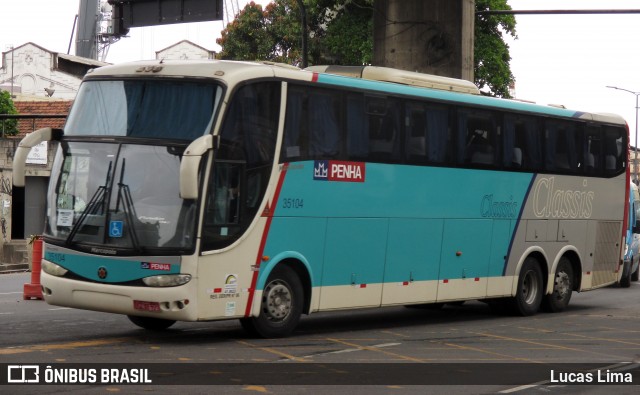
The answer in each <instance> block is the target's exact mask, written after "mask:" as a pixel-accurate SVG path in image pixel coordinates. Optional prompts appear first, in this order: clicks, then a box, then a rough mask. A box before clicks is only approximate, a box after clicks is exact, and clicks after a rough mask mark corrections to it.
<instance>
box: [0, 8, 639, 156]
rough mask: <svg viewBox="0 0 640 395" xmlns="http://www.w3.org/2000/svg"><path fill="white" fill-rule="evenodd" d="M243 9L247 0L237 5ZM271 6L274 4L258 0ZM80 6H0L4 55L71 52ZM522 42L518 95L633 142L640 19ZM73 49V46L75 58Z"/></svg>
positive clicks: (181, 30)
mask: <svg viewBox="0 0 640 395" xmlns="http://www.w3.org/2000/svg"><path fill="white" fill-rule="evenodd" d="M238 2H239V4H240V6H241V7H243V6H244V4H246V3H247V2H248V1H247V0H238ZM256 2H257V3H261V4H266V3H268V0H258V1H256ZM508 3H509V4H510V5H511V7H512V8H513V9H517V10H523V9H631V8H633V9H640V0H535V1H533V0H509V1H508ZM78 6H79V2H78V0H55V1H51V0H0V51H2V52H4V51H7V50H8V49H9V48H10V46H11V45H13V46H19V45H22V44H24V43H26V42H29V41H31V42H34V43H36V44H38V45H40V46H42V47H44V48H46V49H49V50H51V51H55V52H62V53H67V49H68V47H69V40H70V37H71V31H72V28H73V21H74V18H75V15H76V14H77V13H78ZM516 20H517V27H516V29H517V33H518V39H517V40H508V42H509V44H510V48H511V56H512V61H511V67H512V71H513V73H514V75H515V77H516V96H517V97H518V98H520V99H524V100H531V101H535V102H537V103H540V104H548V103H553V104H563V105H565V106H566V107H568V108H571V109H576V110H581V111H593V112H608V113H617V114H620V115H622V116H623V117H624V118H625V119H626V120H627V122H628V123H629V127H630V130H631V141H632V144H635V114H636V109H635V96H634V95H632V94H631V93H628V92H624V91H617V90H613V89H608V88H606V86H607V85H613V86H618V87H621V88H625V89H628V90H631V91H634V92H635V91H638V92H640V14H630V15H544V16H535V15H533V16H527V15H518V16H517V17H516ZM222 25H223V24H222V22H220V21H218V22H202V23H193V24H182V25H169V26H156V27H143V28H134V29H131V31H130V34H129V35H130V37H128V38H123V39H122V40H120V41H119V42H117V43H115V44H113V45H112V46H111V48H110V50H109V54H108V56H107V59H106V60H107V61H108V62H111V63H120V62H125V61H130V60H139V59H153V58H154V57H155V52H156V51H158V50H161V49H164V48H166V47H168V46H170V45H172V44H174V43H176V42H178V41H180V40H183V39H187V40H190V41H193V42H194V43H196V44H198V45H200V46H202V47H205V48H207V49H211V50H215V51H218V50H219V49H220V48H219V47H218V45H217V44H216V43H215V39H216V38H217V37H219V36H220V31H221V30H222V27H223V26H222ZM74 52H75V43H72V45H71V54H74Z"/></svg>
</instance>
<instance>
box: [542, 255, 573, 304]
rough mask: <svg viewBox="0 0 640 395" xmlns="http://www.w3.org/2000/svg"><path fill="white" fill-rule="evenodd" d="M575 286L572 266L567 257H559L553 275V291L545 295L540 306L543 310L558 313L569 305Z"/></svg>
mask: <svg viewBox="0 0 640 395" xmlns="http://www.w3.org/2000/svg"><path fill="white" fill-rule="evenodd" d="M574 286H575V277H574V275H573V266H571V262H570V261H569V259H568V258H566V257H562V258H560V262H558V268H557V269H556V274H555V276H553V292H552V293H551V294H549V295H545V297H544V300H543V305H542V307H543V308H544V310H545V311H549V312H551V313H558V312H560V311H563V310H564V309H566V308H567V306H568V305H569V301H570V300H571V294H572V292H573V288H574Z"/></svg>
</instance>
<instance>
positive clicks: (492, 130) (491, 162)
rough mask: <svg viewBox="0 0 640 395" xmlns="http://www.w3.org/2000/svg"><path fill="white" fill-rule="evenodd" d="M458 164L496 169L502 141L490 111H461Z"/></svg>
mask: <svg viewBox="0 0 640 395" xmlns="http://www.w3.org/2000/svg"><path fill="white" fill-rule="evenodd" d="M457 126H458V134H457V143H456V149H457V153H456V163H458V164H468V165H471V166H474V167H475V166H479V167H496V166H497V165H498V158H499V154H500V139H499V138H498V128H497V127H496V123H495V121H494V116H493V114H492V113H490V112H488V111H476V110H466V109H464V110H459V111H458V124H457Z"/></svg>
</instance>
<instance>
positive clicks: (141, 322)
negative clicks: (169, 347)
mask: <svg viewBox="0 0 640 395" xmlns="http://www.w3.org/2000/svg"><path fill="white" fill-rule="evenodd" d="M127 318H129V321H131V322H133V323H134V324H136V325H137V326H139V327H140V328H143V329H146V330H149V331H163V330H165V329H167V328H169V327H170V326H171V325H173V324H175V323H176V322H175V321H173V320H165V319H162V318H153V317H139V316H135V315H128V316H127Z"/></svg>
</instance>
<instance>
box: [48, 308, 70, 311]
mask: <svg viewBox="0 0 640 395" xmlns="http://www.w3.org/2000/svg"><path fill="white" fill-rule="evenodd" d="M48 310H49V311H56V310H71V307H56V308H53V309H48Z"/></svg>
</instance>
